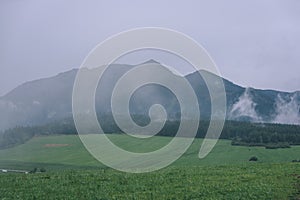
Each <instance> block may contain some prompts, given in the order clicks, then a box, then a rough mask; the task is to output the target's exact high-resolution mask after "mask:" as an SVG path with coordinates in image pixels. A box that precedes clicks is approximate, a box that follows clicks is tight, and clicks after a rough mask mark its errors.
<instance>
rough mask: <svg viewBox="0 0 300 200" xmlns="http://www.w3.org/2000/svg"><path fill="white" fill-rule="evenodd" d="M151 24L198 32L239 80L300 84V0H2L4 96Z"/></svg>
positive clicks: (223, 68) (290, 87)
mask: <svg viewBox="0 0 300 200" xmlns="http://www.w3.org/2000/svg"><path fill="white" fill-rule="evenodd" d="M144 26H155V27H166V28H170V29H174V30H178V31H180V32H183V33H185V34H187V35H189V36H190V37H192V38H194V39H195V40H196V41H198V42H199V43H200V44H202V45H203V46H204V47H205V48H206V49H207V51H208V52H209V53H210V55H211V56H212V58H213V59H214V60H215V62H216V63H217V65H218V67H219V70H220V72H221V74H222V75H223V76H224V77H225V78H227V79H229V80H231V81H233V82H235V83H237V84H239V85H242V86H250V87H255V88H262V89H266V88H268V89H277V90H286V91H295V90H300V1H299V0H245V1H241V0H226V1H222V0H218V1H217V0H209V1H208V0H207V1H199V0H194V1H191V0H190V1H179V0H178V1H175V0H170V1H161V0H151V1H138V0H136V1H134V0H131V1H122V0H119V1H113V0H108V1H101V0H97V1H96V0H94V1H92V0H82V1H76V0H64V1H62V0H1V1H0V96H1V95H3V94H5V93H6V92H8V91H10V90H11V89H13V88H14V87H16V86H17V85H19V84H21V83H23V82H26V81H29V80H34V79H38V78H42V77H48V76H52V75H55V74H57V73H59V72H62V71H67V70H70V69H72V68H78V67H79V66H80V64H81V62H82V61H83V59H84V58H85V56H86V55H87V54H88V52H89V51H90V50H92V48H93V47H94V46H95V45H97V44H98V43H99V42H101V41H103V40H104V39H106V38H107V37H109V36H111V35H113V34H116V33H118V32H120V31H124V30H127V29H131V28H137V27H144Z"/></svg>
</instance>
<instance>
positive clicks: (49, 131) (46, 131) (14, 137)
mask: <svg viewBox="0 0 300 200" xmlns="http://www.w3.org/2000/svg"><path fill="white" fill-rule="evenodd" d="M61 134H77V131H76V128H75V125H74V122H73V120H71V119H66V120H62V121H59V122H52V123H49V124H46V125H42V126H26V127H22V126H18V127H15V128H11V129H8V130H6V131H4V132H2V133H0V149H5V148H10V147H13V146H16V145H20V144H23V143H25V142H26V141H28V140H30V139H31V138H33V137H34V136H40V135H61Z"/></svg>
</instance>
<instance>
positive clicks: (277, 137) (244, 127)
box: [0, 116, 300, 149]
mask: <svg viewBox="0 0 300 200" xmlns="http://www.w3.org/2000/svg"><path fill="white" fill-rule="evenodd" d="M133 119H134V120H135V121H136V123H137V124H139V125H146V124H147V123H149V119H147V118H143V117H141V116H134V117H133ZM100 124H101V126H102V128H103V130H104V131H105V132H106V133H108V134H109V133H120V134H121V133H123V132H122V131H121V130H120V129H119V128H118V126H117V125H116V124H115V122H114V121H113V120H112V119H111V118H110V117H106V118H104V119H102V120H100ZM179 124H180V122H179V121H167V122H166V124H165V126H164V128H163V129H162V130H161V131H160V132H159V133H158V134H157V135H160V136H169V137H174V136H175V134H176V132H177V129H178V127H179ZM208 125H209V121H201V122H200V123H199V129H198V132H197V135H196V137H197V138H204V137H205V134H206V132H207V128H208ZM61 134H64V135H69V134H72V135H73V134H78V133H77V130H76V128H75V125H74V121H73V120H72V119H71V118H70V119H65V120H61V121H56V122H52V123H49V124H45V125H41V126H26V127H21V126H18V127H15V128H11V129H8V130H6V131H3V132H2V133H0V149H4V148H9V147H13V146H16V145H19V144H23V143H25V142H26V141H28V140H30V139H31V138H32V137H34V136H47V135H61ZM220 138H221V139H229V140H231V141H232V143H231V144H232V145H242V146H264V147H266V148H289V147H290V145H300V126H299V125H283V124H266V123H264V124H261V123H250V122H241V121H226V122H225V125H224V128H223V131H222V134H221V137H220Z"/></svg>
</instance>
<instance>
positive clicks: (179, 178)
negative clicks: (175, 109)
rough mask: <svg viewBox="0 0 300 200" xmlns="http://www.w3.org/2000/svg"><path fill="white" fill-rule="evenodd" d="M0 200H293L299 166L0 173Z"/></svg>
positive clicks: (298, 185)
mask: <svg viewBox="0 0 300 200" xmlns="http://www.w3.org/2000/svg"><path fill="white" fill-rule="evenodd" d="M0 185H1V187H0V199H3V200H4V199H22V200H26V199H30V200H32V199H278V200H284V199H299V197H300V196H299V192H300V164H299V163H287V164H263V163H251V164H247V165H236V166H229V165H225V166H193V167H187V166H185V167H180V166H176V167H169V168H166V169H163V170H160V171H156V172H152V173H147V174H128V173H121V172H117V171H115V170H111V169H98V170H65V171H54V172H47V173H41V174H27V175H25V174H0Z"/></svg>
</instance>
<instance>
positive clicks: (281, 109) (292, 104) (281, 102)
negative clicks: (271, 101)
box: [272, 93, 300, 124]
mask: <svg viewBox="0 0 300 200" xmlns="http://www.w3.org/2000/svg"><path fill="white" fill-rule="evenodd" d="M298 98H299V95H298V94H297V93H295V94H294V95H293V96H291V97H289V98H284V97H282V96H281V95H280V94H279V95H278V96H277V99H276V103H275V109H276V110H275V113H276V115H275V118H274V120H273V121H272V122H273V123H280V124H300V105H299V103H298V101H297V99H298Z"/></svg>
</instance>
